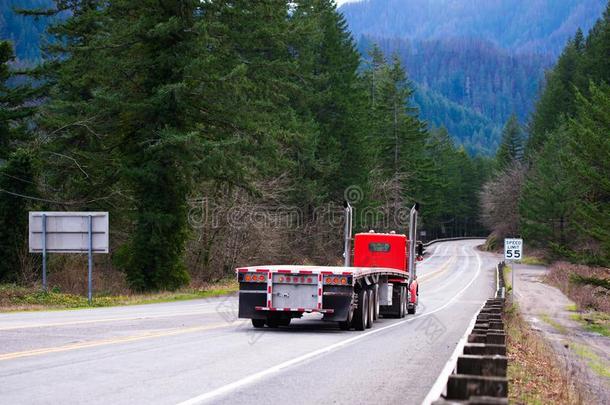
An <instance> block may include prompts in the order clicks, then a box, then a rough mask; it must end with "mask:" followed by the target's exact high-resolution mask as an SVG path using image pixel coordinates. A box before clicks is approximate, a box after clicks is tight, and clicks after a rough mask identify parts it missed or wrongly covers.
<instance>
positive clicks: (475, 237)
mask: <svg viewBox="0 0 610 405" xmlns="http://www.w3.org/2000/svg"><path fill="white" fill-rule="evenodd" d="M469 239H487V236H457V237H455V238H442V239H434V240H431V241H429V242H426V243H424V244H423V245H424V247H428V246H430V245H432V244H434V243H439V242H450V241H452V240H469Z"/></svg>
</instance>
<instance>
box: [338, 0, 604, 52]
mask: <svg viewBox="0 0 610 405" xmlns="http://www.w3.org/2000/svg"><path fill="white" fill-rule="evenodd" d="M605 5H606V2H605V1H604V0H510V1H489V0H466V1H455V0H365V1H358V2H351V3H346V4H344V5H343V6H342V7H341V12H342V13H343V15H344V16H345V18H346V19H347V21H348V22H349V26H350V30H351V31H352V32H353V33H354V35H355V37H356V38H359V37H360V36H361V35H373V36H376V37H386V38H402V39H418V40H426V41H427V40H443V39H447V38H478V39H487V40H488V41H490V42H492V43H494V44H495V45H496V46H498V47H500V48H503V49H505V50H513V51H515V52H516V53H551V54H553V55H558V54H559V53H560V52H561V50H562V49H563V47H564V45H565V43H566V41H567V40H568V38H570V37H571V36H573V35H574V32H576V30H577V29H578V28H581V29H582V30H583V31H585V32H586V31H588V30H589V28H591V27H592V26H593V24H594V23H595V20H596V19H597V18H598V17H599V15H600V14H601V13H602V12H603V10H604V8H605Z"/></svg>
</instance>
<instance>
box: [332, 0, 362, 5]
mask: <svg viewBox="0 0 610 405" xmlns="http://www.w3.org/2000/svg"><path fill="white" fill-rule="evenodd" d="M354 1H358V0H335V2H336V3H337V6H340V5H341V4H343V3H352V2H354Z"/></svg>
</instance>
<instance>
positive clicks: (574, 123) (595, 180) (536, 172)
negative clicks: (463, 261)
mask: <svg viewBox="0 0 610 405" xmlns="http://www.w3.org/2000/svg"><path fill="white" fill-rule="evenodd" d="M608 55H610V4H609V5H608V6H607V8H606V10H605V12H604V14H603V17H602V18H600V19H599V20H598V22H597V23H596V24H595V26H594V27H593V29H592V30H591V31H590V33H589V34H588V35H584V34H583V33H582V32H581V31H577V32H576V33H575V35H574V36H573V38H572V39H571V40H570V41H569V42H568V44H567V45H566V47H565V48H564V50H563V52H562V54H561V56H560V57H559V60H558V62H557V64H556V66H555V67H554V68H553V69H552V70H551V71H550V72H549V74H548V75H547V79H546V85H545V90H544V92H543V93H542V95H541V97H540V99H539V100H538V102H537V104H536V109H535V111H534V113H533V116H532V119H531V125H530V126H529V138H528V139H527V141H526V140H525V139H524V138H523V136H522V133H521V131H520V128H519V126H518V125H514V123H513V124H511V125H510V126H509V125H507V128H506V129H505V131H504V138H503V142H502V146H501V148H500V150H499V151H498V166H497V174H496V175H495V177H494V179H492V180H491V181H490V182H488V183H487V184H486V186H485V188H484V192H483V194H482V198H483V207H482V208H483V214H484V219H485V221H486V223H487V225H488V226H489V227H490V228H491V229H493V230H494V232H495V237H497V238H502V237H504V236H507V235H522V236H523V237H524V238H526V239H527V240H528V241H529V243H530V245H532V246H533V247H537V248H539V249H542V250H543V251H544V252H546V253H547V255H549V256H550V257H554V258H568V259H570V260H572V261H576V262H580V263H587V264H595V265H601V266H605V267H607V266H608V265H609V263H610V228H609V226H608V225H609V224H610V182H609V174H610V87H609V84H610V58H609V57H608ZM507 196H512V198H507ZM498 240H499V239H498Z"/></svg>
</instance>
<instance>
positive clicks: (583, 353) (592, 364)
mask: <svg viewBox="0 0 610 405" xmlns="http://www.w3.org/2000/svg"><path fill="white" fill-rule="evenodd" d="M570 348H571V349H572V351H573V352H574V353H576V355H577V356H578V357H581V358H582V359H584V360H585V361H586V362H587V364H588V365H589V368H591V370H593V372H594V373H595V374H597V375H599V376H600V377H605V378H610V367H608V365H607V364H605V363H604V361H603V360H602V359H601V358H600V357H599V356H598V355H597V354H595V353H594V352H593V351H592V350H591V349H589V348H588V347H587V346H585V345H581V344H579V343H575V342H570Z"/></svg>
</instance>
